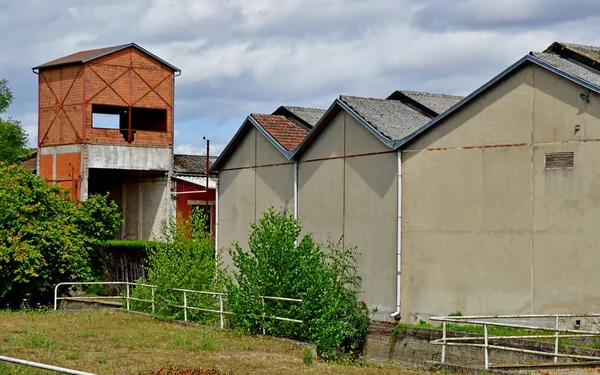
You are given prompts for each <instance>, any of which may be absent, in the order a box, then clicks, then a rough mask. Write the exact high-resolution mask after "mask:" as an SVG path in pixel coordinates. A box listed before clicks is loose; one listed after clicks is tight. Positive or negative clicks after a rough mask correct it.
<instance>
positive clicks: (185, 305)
mask: <svg viewBox="0 0 600 375" xmlns="http://www.w3.org/2000/svg"><path fill="white" fill-rule="evenodd" d="M183 321H185V322H187V294H186V292H185V290H184V291H183Z"/></svg>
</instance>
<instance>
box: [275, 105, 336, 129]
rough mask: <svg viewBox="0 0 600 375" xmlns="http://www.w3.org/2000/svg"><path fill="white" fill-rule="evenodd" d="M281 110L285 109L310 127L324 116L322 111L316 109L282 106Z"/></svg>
mask: <svg viewBox="0 0 600 375" xmlns="http://www.w3.org/2000/svg"><path fill="white" fill-rule="evenodd" d="M282 108H285V109H287V110H288V111H289V112H291V113H292V114H294V115H296V116H297V117H299V118H300V119H302V120H303V121H305V122H306V123H307V124H309V125H310V126H311V127H313V126H315V125H316V124H317V122H318V121H319V120H320V119H321V117H323V115H324V114H325V110H324V109H318V108H307V107H294V106H289V105H284V106H282Z"/></svg>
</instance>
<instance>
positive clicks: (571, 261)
mask: <svg viewBox="0 0 600 375" xmlns="http://www.w3.org/2000/svg"><path fill="white" fill-rule="evenodd" d="M582 92H585V90H584V89H583V88H581V87H579V86H578V85H576V84H574V83H571V82H569V81H567V80H565V79H563V78H561V77H559V76H557V75H555V74H553V73H551V72H548V71H546V70H544V69H543V68H539V67H536V68H534V67H533V66H532V65H529V66H526V67H524V68H522V69H520V70H519V71H517V72H515V73H513V74H512V75H510V76H509V77H506V78H505V79H504V80H503V81H502V82H500V83H499V84H497V85H496V86H495V87H493V88H492V89H491V90H489V91H487V92H486V93H484V94H482V95H480V97H479V98H477V99H475V100H474V101H473V102H471V103H470V104H468V105H467V106H465V107H464V108H463V109H461V110H459V111H458V112H457V113H455V114H454V115H452V116H450V117H449V118H448V119H446V120H444V121H443V122H442V123H440V124H438V125H437V127H436V128H435V129H433V130H431V131H429V132H428V133H425V134H424V135H423V136H422V137H420V138H418V140H416V141H415V142H413V143H412V144H410V145H408V146H407V147H406V148H405V149H404V150H403V152H402V164H403V180H402V181H403V185H402V193H403V211H402V216H403V226H402V235H403V277H402V319H403V320H405V321H418V319H420V318H421V317H422V318H426V317H428V316H430V315H438V314H449V313H453V312H456V311H461V312H462V313H463V314H468V315H475V314H496V313H548V312H585V311H595V310H598V309H600V298H598V297H597V293H595V285H597V284H598V282H600V276H598V272H596V270H595V269H594V266H593V265H594V264H598V263H599V262H600V255H599V254H600V253H599V252H598V251H597V243H599V240H600V238H599V236H598V234H597V231H595V230H594V224H593V223H594V222H596V221H597V219H598V218H599V217H600V209H598V204H597V202H598V201H599V200H600V193H599V192H598V190H597V189H594V188H593V187H594V186H596V185H597V184H598V183H600V176H599V174H598V173H597V172H596V171H595V169H594V168H593V167H592V165H595V163H596V162H597V161H598V160H599V159H600V146H599V144H598V142H597V138H596V137H597V136H598V135H600V121H599V118H600V117H599V116H598V115H599V114H600V111H599V110H598V104H600V101H599V100H598V96H597V95H595V94H592V95H591V96H590V103H589V104H587V103H585V102H584V101H583V100H582V99H581V98H580V93H582ZM577 125H578V126H577ZM577 129H579V130H577ZM556 151H574V153H575V157H574V160H575V166H574V168H573V169H562V170H547V169H546V168H545V157H546V156H545V155H546V154H547V153H550V152H556Z"/></svg>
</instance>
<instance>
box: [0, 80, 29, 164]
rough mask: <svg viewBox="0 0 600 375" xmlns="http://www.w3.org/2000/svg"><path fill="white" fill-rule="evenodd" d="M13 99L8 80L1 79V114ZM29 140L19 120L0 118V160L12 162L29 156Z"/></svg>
mask: <svg viewBox="0 0 600 375" xmlns="http://www.w3.org/2000/svg"><path fill="white" fill-rule="evenodd" d="M12 100H13V94H12V92H11V91H10V88H9V87H8V82H7V81H6V80H5V79H2V80H0V114H2V113H4V112H6V110H7V109H8V107H9V106H10V104H11V103H12ZM27 142H28V137H27V132H25V130H24V129H23V127H22V126H21V123H20V122H19V121H18V120H15V119H13V118H10V117H9V118H8V119H2V118H0V162H4V163H7V164H12V163H14V162H15V161H19V160H23V159H25V158H27V157H28V156H29V154H30V152H29V149H28V148H27Z"/></svg>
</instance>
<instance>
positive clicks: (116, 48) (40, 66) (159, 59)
mask: <svg viewBox="0 0 600 375" xmlns="http://www.w3.org/2000/svg"><path fill="white" fill-rule="evenodd" d="M130 47H133V48H136V49H137V50H139V51H141V52H143V53H145V54H146V55H148V56H150V57H152V58H153V59H155V60H157V61H159V62H160V63H161V64H163V65H166V66H167V67H169V68H171V69H172V70H173V71H174V72H177V73H181V69H179V68H177V67H176V66H174V65H172V64H170V63H168V62H166V61H165V60H163V59H161V58H160V57H158V56H156V55H155V54H153V53H152V52H150V51H148V50H147V49H145V48H143V47H141V46H139V45H138V44H136V43H133V42H132V43H127V44H123V45H119V46H115V47H114V48H113V49H111V50H110V51H107V52H103V53H100V54H98V55H94V56H92V57H89V58H87V59H82V60H79V61H71V62H65V63H61V64H56V65H50V66H44V65H46V64H48V63H44V64H41V65H38V66H34V67H33V68H31V69H34V70H35V69H38V70H39V69H46V68H54V67H58V66H65V65H73V64H85V63H88V62H90V61H92V60H96V59H99V58H100V57H104V56H107V55H110V54H112V53H115V52H119V51H121V50H124V49H126V48H130ZM107 48H110V47H107ZM75 53H77V52H75ZM58 59H61V57H59V58H58ZM58 59H55V60H58ZM49 62H50V61H49Z"/></svg>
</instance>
